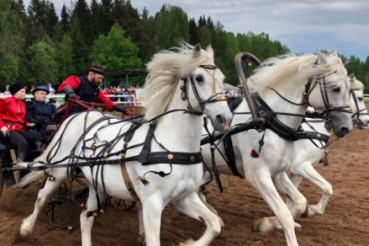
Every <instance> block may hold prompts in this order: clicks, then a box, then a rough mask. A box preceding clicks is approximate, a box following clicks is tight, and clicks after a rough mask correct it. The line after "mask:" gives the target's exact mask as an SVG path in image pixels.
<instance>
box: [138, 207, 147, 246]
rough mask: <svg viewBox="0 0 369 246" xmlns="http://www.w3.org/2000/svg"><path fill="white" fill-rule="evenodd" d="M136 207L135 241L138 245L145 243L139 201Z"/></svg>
mask: <svg viewBox="0 0 369 246" xmlns="http://www.w3.org/2000/svg"><path fill="white" fill-rule="evenodd" d="M137 208H138V238H137V240H136V241H137V243H138V244H140V245H145V244H146V238H145V227H144V222H143V214H142V204H141V203H140V202H138V203H137Z"/></svg>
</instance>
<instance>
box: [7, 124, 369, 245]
mask: <svg viewBox="0 0 369 246" xmlns="http://www.w3.org/2000/svg"><path fill="white" fill-rule="evenodd" d="M368 146H369V131H368V130H363V131H359V130H355V131H354V132H353V133H351V134H349V135H348V136H346V137H345V138H343V139H341V140H339V141H336V142H333V143H332V144H331V145H330V146H329V148H328V150H329V165H328V166H321V165H317V169H318V170H319V172H320V173H321V174H322V175H323V176H324V177H325V178H326V179H327V180H328V181H329V182H331V183H332V185H333V189H334V195H333V197H332V199H331V201H330V202H329V204H328V207H327V210H326V213H325V214H324V215H320V216H316V217H313V218H301V219H297V222H298V223H300V224H301V225H302V229H301V230H298V231H297V232H296V234H297V238H298V241H299V243H300V245H301V246H310V245H327V246H328V245H329V246H332V245H337V246H358V245H362V246H364V245H369V228H368V226H369V170H368V167H369V165H368V163H369V152H368V151H367V148H368ZM221 179H222V182H223V186H224V193H222V194H220V193H219V192H218V190H217V188H216V186H215V185H214V184H212V185H211V187H210V194H209V195H208V202H209V203H210V204H211V205H213V206H214V207H215V209H216V210H217V211H218V212H219V214H220V216H221V217H222V218H223V220H224V222H225V227H224V228H223V230H222V233H221V235H220V236H219V237H217V238H216V239H215V240H214V241H213V243H212V244H211V245H214V246H226V245H227V246H230V245H232V246H237V245H251V246H262V245H286V242H285V238H284V234H283V232H282V231H273V232H270V233H267V234H261V233H254V232H251V230H250V228H251V225H252V223H253V222H254V220H255V219H258V218H261V217H264V216H270V215H272V213H271V211H270V209H269V208H268V207H267V206H266V204H265V202H264V201H263V200H262V199H261V198H260V196H259V195H258V193H256V192H255V191H254V189H253V188H251V187H249V186H248V185H247V184H246V182H245V181H243V180H241V179H239V178H236V177H229V176H222V177H221ZM39 188H40V185H33V186H31V187H30V188H28V189H25V190H10V189H5V190H4V193H3V195H2V197H1V200H0V245H2V246H8V245H13V241H14V237H15V234H16V231H17V229H18V227H19V226H20V224H21V221H22V219H23V218H24V217H26V216H27V215H28V214H30V213H31V211H32V210H33V203H34V201H35V199H36V196H37V191H38V189H39ZM301 191H302V192H303V194H304V195H306V197H307V199H308V201H309V204H313V203H316V202H317V201H318V199H319V198H320V190H319V189H318V188H316V187H315V186H314V185H312V184H310V183H308V182H306V181H303V183H302V185H301ZM80 202H83V201H81V200H78V201H76V203H80ZM73 207H74V211H75V213H74V214H73V215H72V220H71V222H70V225H72V226H73V227H74V230H72V231H69V230H67V229H58V228H55V227H53V226H51V225H49V224H48V222H47V220H45V219H44V218H39V220H38V224H37V227H36V229H35V231H34V233H33V234H32V235H31V236H30V237H29V238H28V239H27V240H25V241H22V242H20V243H19V244H18V245H20V246H25V245H30V246H36V245H37V246H38V245H81V240H80V229H79V222H78V221H79V213H80V211H81V208H79V207H78V204H76V205H75V206H73ZM204 230H205V226H204V225H203V224H201V223H200V222H197V221H195V220H193V219H191V218H189V217H187V216H184V215H182V214H180V213H178V212H176V211H174V210H172V209H171V208H170V207H169V208H167V209H165V211H164V213H163V219H162V230H161V241H162V245H163V246H171V245H175V244H178V243H179V242H183V241H185V240H186V239H188V238H191V237H192V238H197V237H199V236H200V235H201V234H202V233H203V232H204ZM137 234H138V223H137V207H135V208H133V209H132V210H131V211H121V210H118V209H116V208H113V207H111V206H108V208H107V210H106V211H105V213H103V214H101V216H99V217H97V218H96V220H95V224H94V228H93V245H95V246H103V245H104V246H105V245H109V246H118V245H120V246H121V245H139V244H138V243H137V242H136V237H137Z"/></svg>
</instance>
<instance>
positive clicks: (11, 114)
mask: <svg viewBox="0 0 369 246" xmlns="http://www.w3.org/2000/svg"><path fill="white" fill-rule="evenodd" d="M9 92H10V94H11V95H12V96H11V97H7V98H2V99H0V131H1V133H2V134H3V135H4V136H9V137H10V142H11V143H12V144H13V145H14V146H16V147H17V158H18V161H23V160H24V157H25V156H26V153H27V151H28V149H29V146H28V142H29V143H31V144H33V146H30V147H32V149H37V148H39V146H40V141H41V138H42V137H41V134H40V133H38V132H35V131H29V130H26V127H33V126H34V125H35V124H34V123H29V122H27V121H26V119H25V117H26V104H25V103H24V98H25V96H26V87H25V86H23V85H22V83H20V82H18V83H15V84H12V85H11V86H9ZM27 141H28V142H27Z"/></svg>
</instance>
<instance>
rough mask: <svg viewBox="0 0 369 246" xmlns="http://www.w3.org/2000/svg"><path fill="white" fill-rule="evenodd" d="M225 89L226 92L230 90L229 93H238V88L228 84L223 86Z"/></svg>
mask: <svg viewBox="0 0 369 246" xmlns="http://www.w3.org/2000/svg"><path fill="white" fill-rule="evenodd" d="M223 89H224V90H229V91H237V89H238V88H237V87H236V86H234V85H231V84H228V83H224V84H223Z"/></svg>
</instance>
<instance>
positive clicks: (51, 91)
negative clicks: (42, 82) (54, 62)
mask: <svg viewBox="0 0 369 246" xmlns="http://www.w3.org/2000/svg"><path fill="white" fill-rule="evenodd" d="M47 87H48V89H49V93H50V94H51V95H54V94H55V89H54V87H53V86H52V84H51V83H47Z"/></svg>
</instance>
